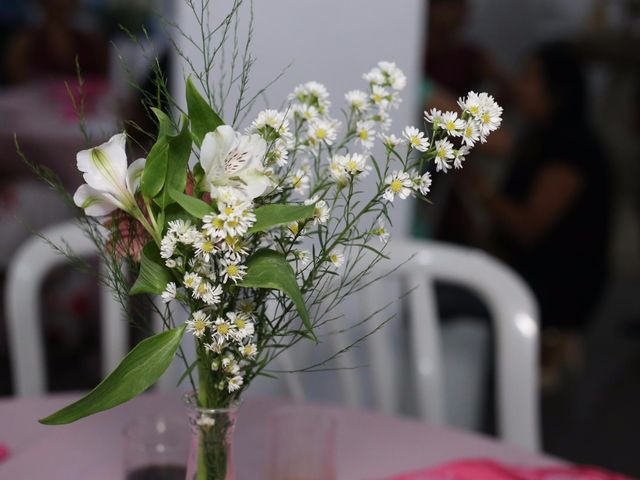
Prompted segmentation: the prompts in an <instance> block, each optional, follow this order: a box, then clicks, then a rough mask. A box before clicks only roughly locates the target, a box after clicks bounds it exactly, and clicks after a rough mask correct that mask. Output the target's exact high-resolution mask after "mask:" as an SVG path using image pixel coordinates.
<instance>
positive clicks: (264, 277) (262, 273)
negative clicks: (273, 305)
mask: <svg viewBox="0 0 640 480" xmlns="http://www.w3.org/2000/svg"><path fill="white" fill-rule="evenodd" d="M238 285H240V286H241V287H247V288H267V289H276V290H280V291H281V292H284V293H285V294H286V295H287V296H288V297H289V298H290V299H291V301H292V302H293V304H294V305H295V307H296V310H297V311H298V315H300V319H301V320H302V323H303V324H304V326H305V328H306V329H307V330H308V332H309V333H310V334H311V335H313V326H312V325H311V320H310V319H309V313H308V312H307V307H306V305H305V303H304V298H303V296H302V293H301V292H300V287H299V286H298V282H297V281H296V274H295V272H294V271H293V268H291V265H289V262H287V259H286V258H285V256H284V255H283V254H282V253H279V252H276V251H274V250H268V249H264V250H258V251H257V252H256V253H254V254H253V255H252V256H251V258H249V260H248V261H247V274H246V275H245V277H244V278H243V279H242V280H241V281H240V282H239V283H238Z"/></svg>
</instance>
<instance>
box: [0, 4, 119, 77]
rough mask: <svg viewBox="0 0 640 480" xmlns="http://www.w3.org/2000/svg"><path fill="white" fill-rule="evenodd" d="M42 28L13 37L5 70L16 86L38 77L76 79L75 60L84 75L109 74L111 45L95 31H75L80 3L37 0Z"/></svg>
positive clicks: (18, 33) (28, 29)
mask: <svg viewBox="0 0 640 480" xmlns="http://www.w3.org/2000/svg"><path fill="white" fill-rule="evenodd" d="M38 4H39V6H40V8H41V10H42V14H43V15H42V16H43V20H42V22H41V24H40V25H37V26H35V27H31V28H25V29H22V30H21V31H18V32H16V33H15V34H14V36H13V38H12V40H11V41H10V42H9V45H8V48H7V52H6V66H5V70H6V72H7V76H8V78H9V80H10V81H11V82H13V83H20V82H26V81H29V80H33V79H35V78H41V77H52V76H53V77H55V76H75V75H76V74H77V67H76V58H77V60H78V63H79V65H80V69H81V71H82V74H83V75H85V76H90V75H98V76H105V75H106V74H107V72H108V64H109V62H108V57H109V56H108V45H107V41H106V39H105V38H103V37H102V36H101V35H100V34H98V33H95V32H87V31H83V30H80V29H79V28H76V27H75V26H74V24H73V15H74V14H75V13H76V11H77V8H78V7H77V4H78V1H77V0H38Z"/></svg>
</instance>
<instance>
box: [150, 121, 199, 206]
mask: <svg viewBox="0 0 640 480" xmlns="http://www.w3.org/2000/svg"><path fill="white" fill-rule="evenodd" d="M190 156H191V133H190V132H189V121H188V119H187V118H184V119H183V121H182V129H181V130H180V133H178V135H175V136H173V137H169V150H168V152H167V158H168V161H167V171H166V180H165V182H164V189H163V190H162V192H161V195H160V196H159V197H158V198H157V200H156V203H158V205H160V207H161V208H164V207H166V206H167V205H169V204H170V203H172V202H173V199H172V198H171V195H169V192H170V191H171V190H176V191H177V192H184V189H185V187H186V185H187V171H188V167H189V157H190Z"/></svg>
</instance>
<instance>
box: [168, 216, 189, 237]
mask: <svg viewBox="0 0 640 480" xmlns="http://www.w3.org/2000/svg"><path fill="white" fill-rule="evenodd" d="M190 229H191V221H190V220H171V221H169V223H168V228H167V233H170V234H172V235H175V236H176V237H177V238H178V239H179V238H180V237H181V236H183V235H186V234H187V233H188V232H189V230H190Z"/></svg>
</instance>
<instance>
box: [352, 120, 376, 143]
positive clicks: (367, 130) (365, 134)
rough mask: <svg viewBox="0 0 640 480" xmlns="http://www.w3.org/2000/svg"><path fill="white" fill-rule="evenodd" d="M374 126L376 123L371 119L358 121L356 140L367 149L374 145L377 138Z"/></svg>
mask: <svg viewBox="0 0 640 480" xmlns="http://www.w3.org/2000/svg"><path fill="white" fill-rule="evenodd" d="M374 126H375V124H374V122H373V121H371V120H362V121H360V122H357V123H356V142H358V143H360V145H362V147H363V148H364V149H365V150H369V149H371V148H372V147H373V142H374V140H375V138H376V131H375V130H374Z"/></svg>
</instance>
